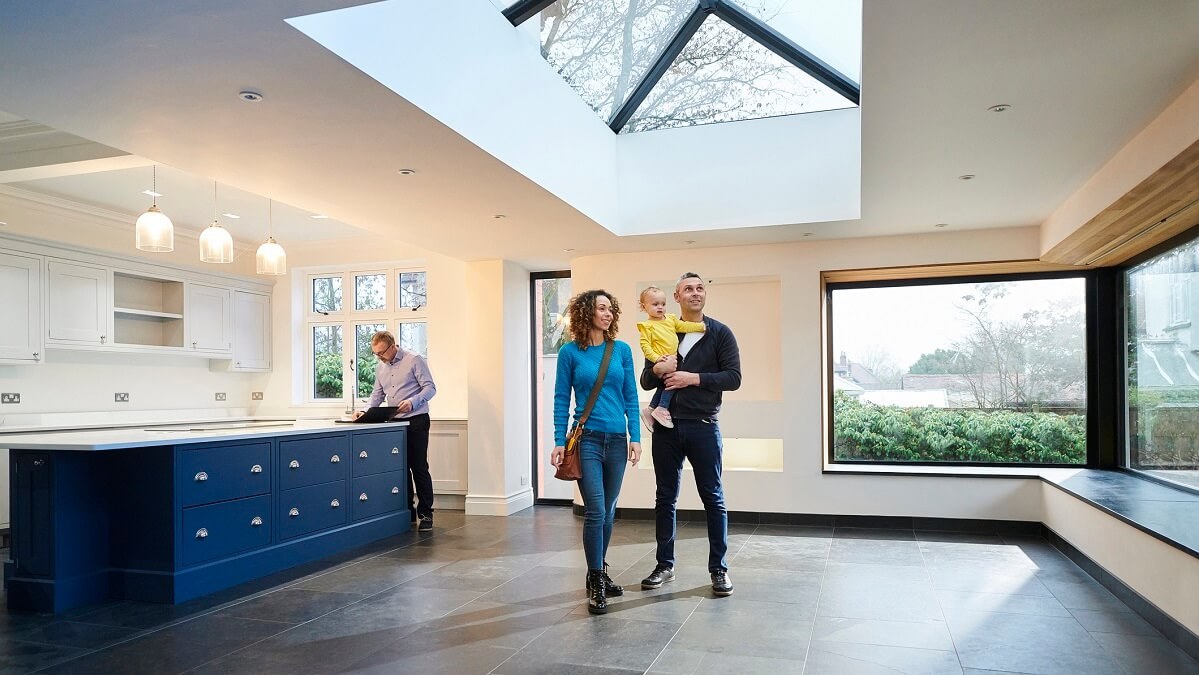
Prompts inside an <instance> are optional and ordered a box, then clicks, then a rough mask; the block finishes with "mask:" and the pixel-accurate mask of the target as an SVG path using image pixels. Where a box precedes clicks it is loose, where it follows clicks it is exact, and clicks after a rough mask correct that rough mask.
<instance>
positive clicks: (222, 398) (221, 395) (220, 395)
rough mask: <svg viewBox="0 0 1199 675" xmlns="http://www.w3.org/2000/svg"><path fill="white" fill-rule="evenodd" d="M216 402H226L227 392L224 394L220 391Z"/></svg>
mask: <svg viewBox="0 0 1199 675" xmlns="http://www.w3.org/2000/svg"><path fill="white" fill-rule="evenodd" d="M216 400H218V401H224V400H225V392H223V391H218V392H217V393H216Z"/></svg>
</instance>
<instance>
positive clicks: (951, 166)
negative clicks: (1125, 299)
mask: <svg viewBox="0 0 1199 675" xmlns="http://www.w3.org/2000/svg"><path fill="white" fill-rule="evenodd" d="M391 1H401V0H391ZM406 1H413V2H415V1H416V0H406ZM478 1H479V2H483V3H486V2H488V0H478ZM357 4H361V3H358V2H354V1H353V0H340V1H339V0H289V1H284V0H258V1H256V2H253V3H246V2H242V1H240V0H210V1H208V2H204V3H141V2H134V1H133V0H112V1H110V2H105V3H93V2H66V1H57V2H55V1H45V2H38V3H7V4H6V5H5V9H4V10H3V20H0V63H3V64H4V67H3V68H0V110H5V111H7V112H9V113H12V115H15V116H18V118H21V119H28V120H33V121H36V122H39V123H42V124H46V125H49V126H52V127H54V128H57V129H61V130H63V131H66V132H68V133H70V134H74V135H77V136H81V137H84V138H87V139H91V140H94V141H96V142H98V143H102V144H104V145H107V146H111V147H113V148H118V149H120V150H124V151H126V152H129V153H133V154H135V155H139V156H141V157H145V158H149V159H152V160H153V161H156V162H160V163H162V164H163V165H166V166H167V167H170V169H168V170H167V171H166V172H165V173H169V174H173V173H176V172H177V177H179V178H180V182H179V184H178V187H179V192H178V194H177V195H176V194H174V193H173V192H168V191H167V190H165V189H160V190H159V191H160V192H163V193H164V194H166V195H167V197H164V198H163V201H162V206H163V208H164V210H165V209H166V208H167V206H168V201H167V200H168V199H172V200H173V199H179V200H180V201H179V202H177V206H178V211H176V210H175V207H174V206H172V207H171V210H170V211H168V212H169V213H171V215H172V217H173V218H179V219H180V220H181V221H182V222H183V223H184V224H186V225H190V226H194V227H199V226H200V225H202V224H204V223H205V222H206V221H207V219H208V218H209V217H210V214H211V201H210V200H211V196H210V195H211V183H210V181H211V180H212V179H216V180H218V181H219V182H220V183H221V185H222V186H226V185H227V186H231V187H232V186H235V187H236V188H238V189H239V190H240V191H244V193H248V194H246V195H245V200H244V202H243V203H242V207H241V208H242V209H243V210H245V211H247V213H248V212H250V210H252V209H254V203H255V202H259V205H258V210H259V211H262V212H264V210H265V204H264V203H261V202H262V201H263V197H253V195H264V196H269V197H271V198H274V199H275V200H278V201H281V202H285V203H287V204H290V205H292V206H293V207H295V209H296V210H297V211H296V212H295V214H294V215H295V216H296V218H295V221H297V222H296V223H295V224H294V226H295V227H296V228H301V226H300V224H298V223H299V222H302V219H303V216H304V214H303V213H301V211H306V212H316V213H325V214H328V215H331V216H333V217H334V218H336V219H337V220H338V221H340V222H341V223H353V224H354V225H355V226H357V227H358V228H361V229H363V230H369V231H372V232H376V233H383V234H386V235H388V236H394V237H396V238H398V239H402V240H405V241H408V242H410V243H413V244H416V245H418V246H423V247H425V248H429V249H431V250H435V251H438V252H441V253H445V254H448V255H452V256H455V257H459V258H463V259H482V258H494V257H503V258H508V259H512V260H516V261H519V262H522V263H524V264H525V265H527V266H529V267H531V268H534V269H537V268H556V267H562V266H564V265H565V264H566V261H567V260H568V259H569V258H570V257H573V256H577V255H585V254H589V253H599V252H609V251H629V250H656V249H668V248H677V247H679V246H681V245H683V243H684V242H685V241H688V240H693V241H696V242H697V244H696V245H699V246H708V245H713V246H717V245H729V244H738V243H766V242H776V241H787V240H793V239H798V238H800V237H801V236H803V233H805V232H811V233H814V236H815V237H820V238H825V237H842V236H867V235H885V234H902V233H909V232H922V231H931V228H932V226H933V225H934V224H935V223H939V222H945V223H949V225H950V228H947V229H961V228H983V227H1009V226H1023V225H1030V224H1038V223H1040V222H1042V221H1043V220H1044V219H1045V218H1046V217H1047V216H1048V215H1049V213H1050V212H1051V211H1052V210H1053V209H1054V208H1055V207H1056V206H1057V205H1059V204H1060V203H1061V202H1062V201H1063V200H1064V199H1065V198H1066V197H1067V196H1069V195H1070V194H1071V193H1073V192H1074V191H1075V190H1077V189H1078V188H1079V187H1080V186H1081V185H1082V184H1083V182H1084V181H1085V180H1086V179H1087V178H1088V177H1089V176H1090V175H1091V174H1093V173H1094V172H1095V171H1096V170H1097V169H1098V168H1099V167H1100V166H1102V164H1103V163H1104V162H1105V161H1107V160H1108V159H1109V158H1110V157H1111V156H1112V155H1113V154H1114V153H1115V152H1116V150H1118V149H1119V148H1120V147H1121V146H1122V145H1123V144H1124V143H1126V142H1127V141H1128V140H1129V139H1130V138H1131V137H1132V136H1133V135H1134V134H1135V133H1136V132H1137V131H1138V130H1140V129H1141V128H1143V127H1144V125H1145V124H1146V123H1148V122H1149V121H1150V120H1151V119H1152V118H1153V117H1154V116H1155V115H1156V114H1158V113H1159V112H1160V111H1161V110H1162V109H1163V108H1164V107H1165V106H1166V105H1167V104H1168V103H1169V102H1170V101H1171V100H1172V99H1173V98H1174V97H1175V96H1177V95H1178V94H1179V93H1181V92H1182V91H1183V89H1184V88H1185V87H1186V86H1187V85H1188V84H1190V83H1191V82H1193V81H1194V80H1195V79H1196V78H1197V77H1199V3H1197V2H1194V0H1135V1H1134V0H1053V1H1052V2H1044V1H1043V0H975V1H971V2H961V1H960V0H905V1H904V2H894V1H893V0H864V3H863V11H862V14H863V40H862V42H863V58H862V92H863V93H862V218H861V219H860V220H858V221H848V222H838V223H818V224H807V225H802V226H794V225H778V226H771V227H759V228H747V229H738V230H727V231H708V232H702V233H696V234H688V233H676V234H670V235H649V236H637V237H617V236H615V235H612V234H611V233H609V232H608V231H607V230H605V229H604V228H603V227H600V226H599V225H597V224H596V223H594V222H592V221H591V220H590V219H588V218H586V217H584V216H583V215H582V214H580V213H579V212H577V211H576V210H575V209H573V208H572V207H570V206H569V205H567V204H566V203H564V202H563V201H562V200H560V199H558V198H556V197H555V196H554V195H552V194H550V193H549V192H547V191H546V190H544V189H542V188H541V187H540V186H538V185H536V184H535V183H533V182H532V181H530V180H528V179H526V178H525V177H523V176H522V175H520V174H519V173H517V172H516V171H513V170H512V169H510V168H509V167H507V166H506V165H504V164H503V163H501V162H499V161H498V160H496V159H495V158H493V157H491V156H490V155H487V154H486V153H484V152H483V151H481V150H480V149H479V148H477V147H476V146H474V145H472V144H471V143H469V142H468V141H466V140H465V139H463V138H462V137H461V136H459V135H458V134H456V133H454V132H453V131H451V130H450V129H448V128H447V127H445V126H444V125H442V124H441V123H439V122H438V121H437V120H435V119H433V118H431V117H429V116H428V115H426V114H425V113H424V112H422V111H421V110H420V109H418V108H416V107H415V106H413V105H411V104H410V103H408V102H407V101H405V100H404V99H402V98H400V97H399V96H396V95H395V94H394V93H392V92H391V91H390V90H388V89H386V88H384V87H383V86H381V85H379V84H378V83H377V82H375V81H374V80H372V79H370V78H368V77H367V76H365V75H364V74H362V73H361V72H360V71H358V70H356V69H355V68H353V67H351V66H350V65H348V64H346V63H345V62H343V61H341V60H340V59H338V58H337V57H336V56H334V55H333V54H331V53H330V52H328V51H326V50H324V49H323V48H321V47H320V46H319V45H317V44H316V43H314V42H312V41H310V40H308V39H307V38H306V37H304V36H303V35H302V34H300V33H298V32H297V31H295V30H294V29H292V28H290V27H289V26H288V25H287V24H285V23H284V21H283V20H284V19H286V18H290V17H295V16H300V15H306V14H311V13H315V12H320V11H326V10H332V9H338V8H341V7H346V6H352V5H357ZM396 53H397V58H401V59H403V60H405V61H406V62H408V63H410V64H411V66H412V67H420V59H421V54H406V53H405V52H404V47H403V45H397V46H396ZM479 58H485V56H484V55H479ZM245 88H254V89H258V90H260V91H262V92H263V93H264V94H265V96H266V100H265V101H263V102H262V103H257V104H248V103H244V102H242V101H240V100H238V98H237V96H236V95H237V92H238V91H240V90H242V89H245ZM513 95H514V96H519V95H520V92H513ZM996 103H1008V104H1011V105H1012V106H1013V108H1012V110H1010V111H1008V112H1006V113H1001V114H995V113H988V112H986V108H987V107H988V106H991V105H994V104H996ZM477 105H480V106H485V105H486V102H477ZM4 121H11V120H10V119H9V118H6V117H4V116H3V115H2V114H0V122H4ZM529 124H531V125H536V124H537V120H536V117H535V116H531V117H530V119H529ZM651 133H652V132H651ZM547 142H548V141H547ZM563 145H564V151H569V146H568V144H565V143H564V144H563ZM402 167H411V168H415V169H417V170H418V173H417V174H415V175H413V176H408V177H401V176H399V175H397V173H396V169H398V168H402ZM146 173H148V171H147V170H146V169H145V168H136V169H125V170H120V171H108V172H104V173H97V174H86V175H83V176H75V177H63V178H52V179H43V180H39V181H30V182H29V183H27V184H24V185H21V186H20V187H21V188H23V189H32V190H38V191H46V192H50V193H54V194H57V195H61V196H66V197H73V198H78V199H80V200H82V201H89V202H93V203H97V204H99V205H105V206H108V207H110V208H114V209H119V210H125V211H130V212H137V211H140V210H141V209H142V208H144V204H143V203H142V202H141V201H139V200H138V197H141V198H142V199H145V197H144V196H143V195H137V192H140V189H145V186H147V185H146V184H147V182H148V176H145V175H144V174H146ZM966 173H970V174H976V175H977V176H978V178H977V179H975V180H972V181H968V182H967V181H959V180H957V178H956V177H957V176H958V175H961V174H966ZM186 174H190V176H193V177H196V178H192V179H188V178H185V175H186ZM193 183H194V185H191V187H188V184H193ZM160 184H162V176H160ZM709 184H711V185H718V184H719V177H714V179H713V181H712V182H710V183H709ZM162 185H163V187H165V184H162ZM205 185H208V188H207V189H204V186H205ZM139 186H140V189H137V190H133V194H132V195H131V196H129V197H123V196H113V195H124V194H125V193H127V192H128V191H129V190H130V189H132V188H135V187H139ZM233 194H234V193H233V192H232V191H230V195H231V199H232V195H233ZM729 198H730V199H736V195H729ZM230 203H232V202H230ZM221 210H222V211H224V210H229V207H225V206H222V209H221ZM234 212H237V211H234ZM176 213H177V214H178V215H176ZM497 213H503V214H506V215H507V216H508V217H507V218H505V219H503V220H495V219H494V218H493V215H494V214H497ZM278 218H279V213H277V214H276V222H277V226H278V223H279V222H280V221H279V219H278ZM285 218H286V216H285ZM243 220H244V219H243ZM309 220H310V222H309V223H307V225H308V226H310V227H311V224H312V223H317V228H313V229H297V232H296V238H297V239H298V238H301V237H319V236H329V237H341V236H346V235H347V234H351V235H352V234H354V233H355V232H354V231H352V229H346V228H348V227H349V226H346V225H336V224H333V223H329V222H328V221H326V222H325V223H323V225H324V226H327V227H328V228H329V229H328V230H325V231H322V230H319V229H318V228H319V226H320V225H322V224H321V223H319V222H318V221H311V219H309ZM227 224H228V223H227ZM286 224H287V225H288V226H292V225H293V223H292V221H290V220H288V221H286ZM245 225H247V230H246V232H245V233H244V234H242V236H244V237H245V238H246V239H247V240H248V241H253V240H257V239H259V238H261V234H262V232H264V231H265V230H264V229H263V225H262V221H261V220H258V221H256V222H255V223H245ZM251 225H252V227H250V226H251ZM567 248H571V249H575V250H574V251H573V252H564V249H567Z"/></svg>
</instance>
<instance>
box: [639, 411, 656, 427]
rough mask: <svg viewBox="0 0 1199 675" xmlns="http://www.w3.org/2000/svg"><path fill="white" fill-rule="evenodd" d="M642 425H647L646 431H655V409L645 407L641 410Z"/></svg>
mask: <svg viewBox="0 0 1199 675" xmlns="http://www.w3.org/2000/svg"><path fill="white" fill-rule="evenodd" d="M641 423H642V424H644V425H645V430H646V431H653V430H654V416H653V408H650V407H649V406H645V407H644V408H642V409H641Z"/></svg>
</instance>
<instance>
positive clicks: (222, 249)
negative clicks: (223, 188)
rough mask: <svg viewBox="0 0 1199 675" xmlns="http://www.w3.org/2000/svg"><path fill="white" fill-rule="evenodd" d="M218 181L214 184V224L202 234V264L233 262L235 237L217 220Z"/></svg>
mask: <svg viewBox="0 0 1199 675" xmlns="http://www.w3.org/2000/svg"><path fill="white" fill-rule="evenodd" d="M216 214H217V208H216V181H213V182H212V224H211V225H209V226H208V227H207V228H205V230H204V231H203V232H201V233H200V262H206V263H231V262H233V237H232V236H231V235H230V234H229V231H228V230H226V229H225V228H223V227H221V224H220V223H218V222H217V219H216Z"/></svg>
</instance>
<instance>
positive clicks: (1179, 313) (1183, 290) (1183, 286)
mask: <svg viewBox="0 0 1199 675" xmlns="http://www.w3.org/2000/svg"><path fill="white" fill-rule="evenodd" d="M1190 309H1191V280H1190V279H1182V280H1180V281H1175V282H1173V283H1171V284H1170V324H1171V325H1178V324H1182V323H1186V322H1188V321H1190V320H1191V317H1190Z"/></svg>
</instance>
